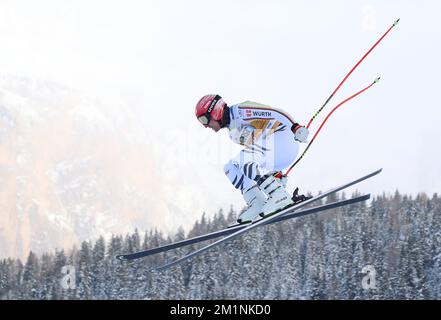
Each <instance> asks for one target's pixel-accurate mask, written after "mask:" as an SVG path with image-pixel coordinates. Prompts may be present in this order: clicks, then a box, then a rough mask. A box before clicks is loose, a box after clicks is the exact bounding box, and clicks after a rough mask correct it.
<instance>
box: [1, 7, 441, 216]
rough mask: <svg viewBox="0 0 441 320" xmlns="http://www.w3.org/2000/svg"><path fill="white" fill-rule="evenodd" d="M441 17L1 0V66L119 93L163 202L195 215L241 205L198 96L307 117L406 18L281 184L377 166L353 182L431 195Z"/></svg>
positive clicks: (333, 180) (375, 10)
mask: <svg viewBox="0 0 441 320" xmlns="http://www.w3.org/2000/svg"><path fill="white" fill-rule="evenodd" d="M440 12H441V4H440V3H439V1H435V0H433V1H409V0H407V1H361V0H356V1H257V0H253V1H251V0H246V1H245V0H243V1H238V0H234V1H233V0H222V1H206V0H204V1H202V0H201V1H195V0H188V1H177V0H176V1H162V0H161V1H159V0H158V1H109V0H106V1H104V0H103V1H98V0H95V1H85V0H84V1H83V0H76V1H54V0H53V1H48V0H47V1H43V0H39V1H20V0H0V39H1V42H2V45H1V49H0V72H1V73H4V74H14V75H22V76H27V77H35V78H39V79H47V80H52V81H56V82H60V83H63V84H66V85H69V86H71V87H73V88H76V89H80V90H83V91H86V92H88V93H89V94H91V95H94V96H98V97H100V96H101V97H106V98H115V99H121V100H123V101H125V102H126V103H127V104H129V105H130V106H131V107H132V108H133V109H134V110H135V111H136V112H138V113H139V117H140V119H141V120H142V121H143V123H144V124H145V127H146V130H148V132H149V136H150V137H151V138H152V143H153V145H154V146H155V150H156V154H157V157H159V158H160V159H161V166H160V167H158V168H146V170H160V171H161V172H163V181H161V184H162V185H166V186H168V187H167V188H165V191H164V192H170V193H171V192H173V191H172V190H177V191H176V194H177V197H176V199H175V198H174V197H173V195H172V194H170V196H169V199H170V201H171V202H174V203H175V205H179V206H183V207H184V208H187V209H186V210H184V212H188V211H189V210H195V211H194V216H199V215H200V211H198V210H203V209H206V210H207V212H211V211H213V209H211V208H210V207H212V206H214V207H219V206H220V207H223V208H225V209H226V208H228V206H229V204H231V203H234V205H235V206H236V207H240V206H241V205H242V204H243V202H242V200H241V197H240V194H239V193H238V192H237V191H236V190H235V189H233V188H232V186H231V185H230V183H229V181H228V180H227V179H226V177H225V176H224V174H223V164H224V163H225V162H227V161H228V159H229V158H231V157H232V156H234V154H235V153H237V152H238V151H239V150H240V148H239V146H233V145H232V144H231V142H230V141H229V139H228V137H227V134H226V132H225V131H224V132H222V131H221V132H220V133H219V134H217V135H216V134H215V133H214V132H212V131H211V130H206V129H204V128H203V127H202V126H200V125H199V123H198V122H197V121H196V119H195V118H194V106H195V103H196V102H197V101H198V100H199V98H200V97H201V96H202V95H204V94H207V93H218V94H220V95H222V96H223V97H224V99H225V100H226V101H227V103H229V104H233V103H238V102H242V101H245V100H253V101H257V102H261V103H265V104H269V105H273V106H275V107H278V108H282V109H285V110H286V111H287V112H289V113H290V114H291V115H292V116H293V117H294V118H295V119H297V120H298V121H299V122H302V123H307V121H308V120H309V118H310V117H311V116H312V114H313V113H314V112H315V111H316V110H317V109H318V108H319V107H320V105H322V104H323V102H324V101H325V100H326V98H327V97H328V96H329V94H330V93H331V92H332V91H333V90H334V89H335V87H336V86H337V85H338V83H339V82H340V81H341V80H342V78H343V77H344V76H345V74H346V73H347V72H348V71H349V70H350V68H351V67H352V66H353V65H354V64H355V63H356V62H357V61H358V59H360V58H361V57H362V55H363V54H364V53H365V52H366V50H367V49H369V47H370V46H371V45H372V44H373V43H374V42H375V41H376V40H377V39H378V38H379V37H380V36H381V35H382V34H383V33H384V32H385V31H386V30H387V28H388V27H389V26H390V25H391V24H392V23H393V21H394V20H395V19H397V18H401V21H400V24H399V25H398V27H397V28H394V30H393V31H392V32H391V33H390V34H389V35H388V36H387V38H385V39H384V41H383V42H382V43H381V44H380V45H379V46H378V47H377V48H376V49H375V50H374V51H373V52H372V53H371V55H370V56H369V57H368V58H367V59H366V60H365V61H364V62H363V64H362V65H360V67H359V68H358V69H357V70H356V71H355V73H354V74H353V75H352V76H351V77H350V78H349V79H348V80H347V82H346V83H345V84H344V86H343V87H342V88H341V90H340V91H339V93H338V95H337V96H335V97H334V98H333V100H332V101H331V103H330V104H329V105H328V106H327V108H326V109H325V110H324V111H323V114H322V115H321V117H319V118H318V119H317V120H316V123H315V125H313V126H312V127H311V129H312V133H313V132H314V130H315V129H317V127H318V124H319V123H320V121H321V120H323V119H324V116H325V115H326V113H327V112H329V111H330V110H331V109H332V107H333V106H335V105H336V104H337V103H338V102H339V101H341V100H343V99H344V98H346V97H347V96H349V95H351V94H352V93H354V92H356V91H357V90H359V89H361V88H362V87H363V86H366V85H367V84H369V83H370V82H371V81H372V80H373V79H375V77H377V76H381V77H382V79H381V82H380V83H379V84H378V85H376V86H375V87H373V88H372V89H370V90H369V91H368V92H366V93H365V94H363V96H360V97H358V98H356V99H355V100H353V101H351V102H349V103H348V104H346V105H345V106H344V107H342V108H341V109H339V110H338V111H337V112H336V113H334V115H333V116H332V118H331V119H330V120H329V121H328V123H327V124H326V126H325V127H324V128H323V130H322V132H321V133H320V135H319V137H318V138H317V140H316V141H315V142H314V145H313V146H312V147H311V148H310V150H309V151H308V154H307V155H306V156H305V158H304V159H303V160H302V161H301V162H300V163H299V165H298V166H297V168H296V170H295V171H293V173H292V174H291V180H290V182H289V185H290V187H292V188H293V187H294V186H297V185H299V186H300V187H301V190H303V191H312V192H315V191H317V190H325V189H328V188H330V187H333V186H334V185H336V184H340V183H343V182H346V180H348V179H351V178H354V177H357V176H359V175H361V174H365V173H368V172H370V171H372V170H375V169H377V168H380V167H382V168H384V172H383V173H382V175H381V176H379V177H377V178H375V179H373V180H372V181H369V182H366V183H364V184H362V185H360V186H359V190H362V191H365V192H372V193H374V194H380V193H382V192H383V191H384V192H386V193H393V192H394V191H395V189H399V190H400V191H402V192H404V193H411V194H416V193H418V192H427V193H429V194H431V193H433V192H439V191H441V168H440V159H439V158H440V142H439V139H440V137H441V134H440V133H441V129H440V128H441V126H440V125H439V123H440V119H441V111H440V110H441V104H440V100H441V99H440V98H439V96H438V94H439V91H438V90H439V87H440V80H439V77H440V74H441V68H440V65H441V64H440V62H439V59H440V58H439V57H440V56H441V50H440V49H441V44H440V39H441V27H440V25H439V22H438V20H439V14H440ZM195 196H197V197H199V198H200V199H199V200H200V201H199V202H197V206H196V207H195V202H194V201H193V200H192V199H193V198H194V197H195ZM201 199H202V200H201ZM210 204H211V206H210ZM194 216H188V217H187V218H188V221H189V222H190V221H192V220H193V219H194ZM187 218H186V219H185V220H187ZM180 221H181V220H180ZM182 221H184V220H182ZM182 221H181V222H182Z"/></svg>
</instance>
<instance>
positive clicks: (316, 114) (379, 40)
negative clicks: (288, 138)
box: [306, 19, 400, 129]
mask: <svg viewBox="0 0 441 320" xmlns="http://www.w3.org/2000/svg"><path fill="white" fill-rule="evenodd" d="M399 21H400V19H397V20H396V21H395V22H394V23H393V24H392V25H391V26H390V28H389V29H388V30H387V31H386V32H385V33H384V34H383V35H382V36H381V38H380V39H378V41H377V42H375V44H374V45H373V46H372V47H371V48H370V49H369V50H368V51H367V52H366V53H365V54H364V56H363V57H362V58H361V59H360V60H359V61H358V62H357V63H356V64H355V66H353V67H352V69H351V70H350V71H349V72H348V74H347V75H346V76H345V77H344V79H343V80H342V81H341V82H340V84H339V85H338V86H337V88H335V90H334V92H332V93H331V95H330V96H329V98H328V99H326V101H325V103H324V104H323V105H322V106H321V108H320V109H319V110H318V111H317V112H316V113H315V114H314V115H313V116H312V118H311V120H309V122H308V125H307V126H306V127H307V128H308V129H309V126H310V125H311V123H312V121H313V120H314V119H315V118H316V117H317V116H318V114H319V113H320V112H321V111H322V110H323V108H324V107H325V106H326V105H327V104H328V102H329V101H330V100H331V99H332V97H333V96H334V95H335V93H336V92H337V91H338V90H339V89H340V87H341V86H342V85H343V83H344V82H345V81H346V79H347V78H349V76H350V75H351V74H352V72H354V70H355V69H356V68H357V67H358V66H359V65H360V63H361V62H362V61H363V60H364V59H365V58H366V57H367V56H368V54H369V53H371V51H372V50H374V48H375V47H376V46H377V45H378V44H379V43H380V42H381V40H383V39H384V37H385V36H386V35H387V34H388V33H389V31H391V30H392V28H393V27H395V26H396V25H397V24H398V22H399Z"/></svg>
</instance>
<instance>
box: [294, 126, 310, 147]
mask: <svg viewBox="0 0 441 320" xmlns="http://www.w3.org/2000/svg"><path fill="white" fill-rule="evenodd" d="M292 131H293V132H294V139H295V140H297V141H299V142H303V143H307V142H308V135H309V130H308V128H306V127H305V126H301V125H299V124H298V123H297V124H295V125H294V128H293V130H292Z"/></svg>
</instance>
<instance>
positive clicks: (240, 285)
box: [0, 191, 441, 299]
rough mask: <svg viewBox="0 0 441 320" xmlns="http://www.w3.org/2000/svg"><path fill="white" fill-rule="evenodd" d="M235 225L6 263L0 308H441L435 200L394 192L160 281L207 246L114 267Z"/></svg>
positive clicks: (219, 222) (296, 224)
mask: <svg viewBox="0 0 441 320" xmlns="http://www.w3.org/2000/svg"><path fill="white" fill-rule="evenodd" d="M355 195H356V194H354V195H352V196H355ZM343 198H345V195H344V194H339V195H335V196H333V197H328V198H327V199H326V200H325V201H324V202H323V203H325V202H333V201H335V200H337V199H343ZM236 215H237V213H236V212H234V211H233V210H230V212H223V211H222V210H219V211H218V212H217V213H215V214H213V213H212V214H205V213H204V214H203V215H202V217H201V218H200V219H199V220H198V221H196V222H195V224H194V225H193V227H192V229H191V230H190V231H189V232H187V233H185V232H184V231H183V230H180V231H178V232H177V233H176V234H174V235H165V234H163V233H161V232H159V231H155V230H147V231H146V232H138V231H135V232H134V233H133V234H128V235H125V236H121V235H113V236H112V237H111V238H109V239H104V238H103V237H100V238H99V239H98V240H97V241H94V242H86V241H85V242H83V243H81V244H80V245H79V248H72V249H70V250H56V251H55V252H52V253H47V254H44V255H41V256H37V255H35V254H34V253H32V252H31V253H30V254H29V256H28V258H27V260H26V261H24V262H22V261H20V260H18V259H3V260H1V261H0V299H441V199H440V198H439V196H438V195H437V194H434V195H433V196H432V197H431V198H430V197H428V196H427V195H425V194H419V195H417V196H416V197H411V196H405V195H401V194H400V193H399V192H398V191H397V192H396V193H395V194H394V195H393V196H386V195H382V196H376V197H375V198H373V199H372V200H370V201H369V202H367V203H357V204H352V205H349V206H346V207H341V208H337V209H332V210H328V211H326V212H323V213H320V214H312V215H308V216H304V217H301V218H298V219H294V220H287V221H283V222H279V223H276V224H274V225H269V226H265V227H261V228H257V229H255V230H253V231H251V232H249V233H247V234H245V235H243V236H242V237H240V238H237V239H235V240H233V241H230V242H227V243H225V244H224V245H221V246H219V247H216V248H214V249H212V250H209V251H207V252H205V253H204V254H202V255H200V256H198V257H196V258H193V259H191V260H190V261H187V262H185V263H184V264H182V265H179V266H177V267H173V268H171V269H169V270H167V271H164V272H161V273H154V272H151V271H150V270H151V268H152V267H153V266H158V265H160V264H162V263H164V262H166V261H170V260H171V259H174V258H177V257H180V256H182V255H183V254H185V253H187V252H189V251H192V250H195V249H196V248H199V247H200V246H201V245H205V244H206V243H203V244H199V245H192V246H189V247H184V248H180V249H176V250H173V251H170V252H167V253H163V254H159V255H156V256H152V257H149V258H146V259H143V260H140V261H137V262H135V263H127V262H121V261H118V260H116V259H114V256H115V255H116V254H119V253H127V252H133V251H136V250H140V249H143V248H151V247H155V246H158V245H160V244H164V243H168V242H172V241H177V240H181V239H183V238H186V237H191V236H195V235H199V234H203V233H206V232H210V231H214V230H218V229H221V228H224V227H226V226H227V225H229V224H231V223H232V222H234V221H235V218H236ZM208 217H210V218H208ZM66 266H71V267H70V270H71V271H70V273H67V271H66V270H67V269H66ZM366 266H371V267H373V268H374V269H375V274H374V276H375V279H374V280H375V286H374V287H370V288H365V287H364V286H363V285H362V282H363V278H364V277H366V275H367V274H366V273H365V271H364V268H365V267H366ZM72 270H73V271H72ZM371 275H372V274H371ZM66 277H68V278H66ZM63 281H64V282H63ZM371 282H372V281H371ZM371 284H372V283H371Z"/></svg>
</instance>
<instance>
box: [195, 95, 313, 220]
mask: <svg viewBox="0 0 441 320" xmlns="http://www.w3.org/2000/svg"><path fill="white" fill-rule="evenodd" d="M196 117H197V119H198V120H199V122H201V123H202V124H203V125H204V126H205V127H206V128H211V129H213V130H214V131H215V132H218V131H219V130H220V129H222V128H228V131H229V135H230V138H231V140H233V141H234V142H236V143H238V144H240V145H243V146H245V148H244V149H243V150H242V151H240V152H239V154H238V155H237V156H236V157H234V158H233V159H231V160H230V161H229V162H228V163H227V164H226V165H225V166H224V171H225V174H226V175H227V177H228V179H229V180H230V181H231V183H232V184H233V185H234V187H235V188H236V189H239V190H240V191H241V192H242V195H243V197H244V199H245V202H246V203H247V205H248V206H247V208H246V209H245V210H244V211H243V212H242V213H241V214H240V215H239V217H238V219H237V222H238V223H247V222H252V221H255V220H256V218H258V217H259V216H260V217H265V216H267V215H270V214H271V213H274V212H276V211H278V210H281V209H283V208H285V207H287V206H290V205H292V204H293V203H294V201H293V199H292V196H291V195H290V194H289V192H288V191H287V190H286V182H287V178H286V176H284V175H282V174H281V172H280V171H281V170H282V169H285V168H287V167H288V166H289V165H290V164H292V163H293V162H294V160H295V159H296V157H297V154H298V150H299V142H304V143H306V142H307V137H308V134H309V132H308V129H307V128H306V127H305V126H302V125H299V124H298V123H297V122H296V121H294V120H293V118H292V117H291V116H290V115H288V114H287V113H286V112H285V111H283V110H279V109H275V108H272V107H269V106H267V105H263V104H260V103H256V102H252V101H245V102H243V103H239V104H235V105H232V106H227V104H226V103H225V101H224V100H223V99H222V97H220V96H219V95H214V94H213V95H206V96H203V97H202V98H201V99H200V100H199V102H198V103H197V105H196ZM296 192H297V190H296Z"/></svg>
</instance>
